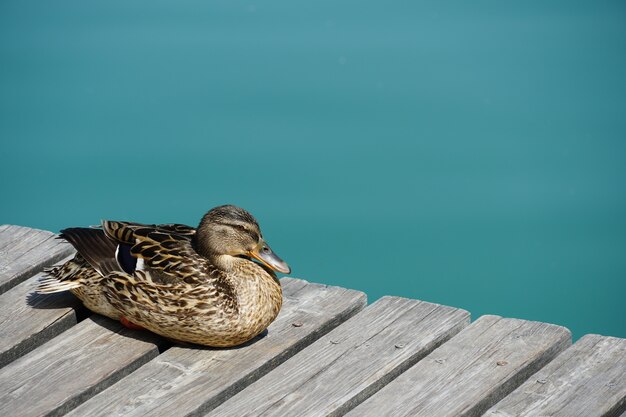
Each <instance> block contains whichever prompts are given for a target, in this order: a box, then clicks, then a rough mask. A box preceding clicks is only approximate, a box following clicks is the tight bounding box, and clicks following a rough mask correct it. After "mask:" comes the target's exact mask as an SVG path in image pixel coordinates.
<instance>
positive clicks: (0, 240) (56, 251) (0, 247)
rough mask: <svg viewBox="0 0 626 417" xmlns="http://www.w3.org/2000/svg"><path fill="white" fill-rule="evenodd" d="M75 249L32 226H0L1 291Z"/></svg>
mask: <svg viewBox="0 0 626 417" xmlns="http://www.w3.org/2000/svg"><path fill="white" fill-rule="evenodd" d="M72 252H73V248H72V246H71V245H70V244H69V243H67V242H65V241H63V240H60V239H56V235H55V234H54V233H51V232H48V231H45V230H37V229H31V228H29V227H22V226H13V225H3V226H2V228H0V294H1V293H3V292H5V291H8V290H9V289H11V288H12V287H14V286H15V285H17V284H19V283H20V282H22V281H24V280H25V279H27V278H28V277H30V276H32V275H34V274H36V273H37V272H40V271H41V270H42V269H43V268H44V267H45V266H48V265H51V264H53V263H54V262H57V261H59V260H61V259H63V258H65V257H66V256H68V255H70V254H71V253H72Z"/></svg>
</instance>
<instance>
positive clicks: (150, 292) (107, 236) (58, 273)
mask: <svg viewBox="0 0 626 417" xmlns="http://www.w3.org/2000/svg"><path fill="white" fill-rule="evenodd" d="M61 237H62V238H64V239H66V240H67V241H68V242H70V243H71V244H72V245H73V246H74V247H75V248H76V251H77V252H78V253H77V254H76V256H75V257H74V259H72V260H70V261H68V262H66V263H65V264H63V265H61V266H57V267H53V268H51V269H49V270H47V272H48V277H46V278H44V279H43V280H42V281H41V282H40V284H39V287H38V288H37V291H38V292H40V293H53V292H58V291H65V290H70V291H71V292H72V293H73V294H75V295H76V296H77V297H78V298H79V299H80V300H81V301H82V302H83V303H84V304H85V306H86V307H87V308H89V309H90V310H92V311H94V312H96V313H99V314H102V315H105V316H108V317H110V318H112V319H114V320H120V321H122V323H125V324H127V325H133V324H134V325H136V326H140V327H143V328H146V329H148V330H150V331H152V332H154V333H157V334H160V335H162V336H165V337H168V338H170V339H175V340H179V341H183V342H191V343H197V344H201V345H206V346H220V347H225V346H235V345H238V344H241V343H244V342H246V341H248V340H250V339H252V338H253V337H254V336H256V335H258V334H259V333H261V332H262V331H263V330H264V329H265V328H266V327H267V326H268V325H269V324H270V323H271V322H272V321H273V320H274V319H275V318H276V315H278V312H279V310H280V307H281V304H282V291H281V287H280V282H279V281H278V279H277V278H276V275H275V274H274V272H273V271H278V272H283V273H289V272H290V269H289V266H288V265H287V264H286V263H285V262H283V261H282V260H281V259H280V258H279V257H278V256H276V255H275V254H274V253H273V252H272V250H271V249H270V248H269V246H268V245H267V243H265V240H263V237H262V235H261V230H260V229H259V225H258V224H257V222H256V220H255V219H254V217H252V215H251V214H250V213H248V212H247V211H246V210H244V209H242V208H239V207H235V206H220V207H216V208H214V209H212V210H210V211H209V212H208V213H207V214H206V215H205V216H204V217H203V218H202V220H201V221H200V225H199V226H198V228H197V229H193V228H191V227H189V226H185V225H179V224H165V225H143V224H138V223H130V222H119V221H108V220H105V221H103V222H102V228H101V229H88V228H70V229H65V230H62V231H61ZM253 259H255V260H257V261H258V262H255V261H253Z"/></svg>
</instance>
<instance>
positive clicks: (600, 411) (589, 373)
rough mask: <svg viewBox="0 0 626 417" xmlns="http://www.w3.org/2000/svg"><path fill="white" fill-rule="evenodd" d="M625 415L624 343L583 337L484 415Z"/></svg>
mask: <svg viewBox="0 0 626 417" xmlns="http://www.w3.org/2000/svg"><path fill="white" fill-rule="evenodd" d="M624 411H626V339H618V338H615V337H605V336H599V335H587V336H584V337H583V338H581V339H580V340H579V341H578V342H576V344H574V346H572V347H571V348H569V349H567V350H566V351H565V352H563V353H561V354H560V355H559V356H558V357H557V358H556V359H555V360H553V361H552V362H550V363H549V364H548V365H546V366H545V367H544V368H543V369H541V370H540V371H539V372H537V373H536V374H534V375H533V376H532V377H530V378H529V379H528V380H527V381H526V382H524V383H523V384H522V385H521V386H520V387H519V388H518V389H516V390H515V391H513V393H511V394H510V395H509V396H507V397H506V398H504V399H503V400H502V401H500V402H499V403H498V404H496V405H495V406H493V407H492V408H491V409H490V410H489V411H488V412H487V413H486V414H485V415H486V416H490V417H491V416H493V417H509V416H511V417H512V416H537V415H541V416H553V417H559V416H562V417H576V416H580V417H589V416H606V417H608V416H617V415H619V414H620V413H622V412H624Z"/></svg>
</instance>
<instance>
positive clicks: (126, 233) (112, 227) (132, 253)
mask: <svg viewBox="0 0 626 417" xmlns="http://www.w3.org/2000/svg"><path fill="white" fill-rule="evenodd" d="M102 227H103V229H104V232H105V233H106V234H107V236H109V237H111V238H112V239H113V240H115V241H117V242H118V244H119V249H118V256H117V258H118V261H119V262H120V264H121V265H122V266H124V264H131V263H132V262H134V263H135V264H134V265H132V266H133V267H132V268H124V271H125V272H127V273H129V274H130V273H133V272H135V271H136V270H147V271H150V273H151V276H152V278H153V279H155V280H158V279H157V278H159V277H161V278H162V279H161V280H162V281H165V282H168V281H169V280H175V281H181V280H183V281H185V282H187V283H189V284H191V283H194V282H196V281H198V280H202V279H205V278H206V277H208V276H210V275H211V274H212V271H213V270H214V268H212V266H211V265H210V263H209V262H208V261H207V259H205V258H203V257H202V256H200V255H198V253H197V252H196V251H195V250H194V248H193V245H192V238H193V236H194V235H195V229H192V228H190V227H189V226H184V225H177V224H170V225H138V224H136V223H127V222H117V221H104V222H102Z"/></svg>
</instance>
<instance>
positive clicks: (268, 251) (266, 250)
mask: <svg viewBox="0 0 626 417" xmlns="http://www.w3.org/2000/svg"><path fill="white" fill-rule="evenodd" d="M261 250H262V251H263V252H265V253H270V252H271V250H270V248H268V247H267V246H263V249H261Z"/></svg>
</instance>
